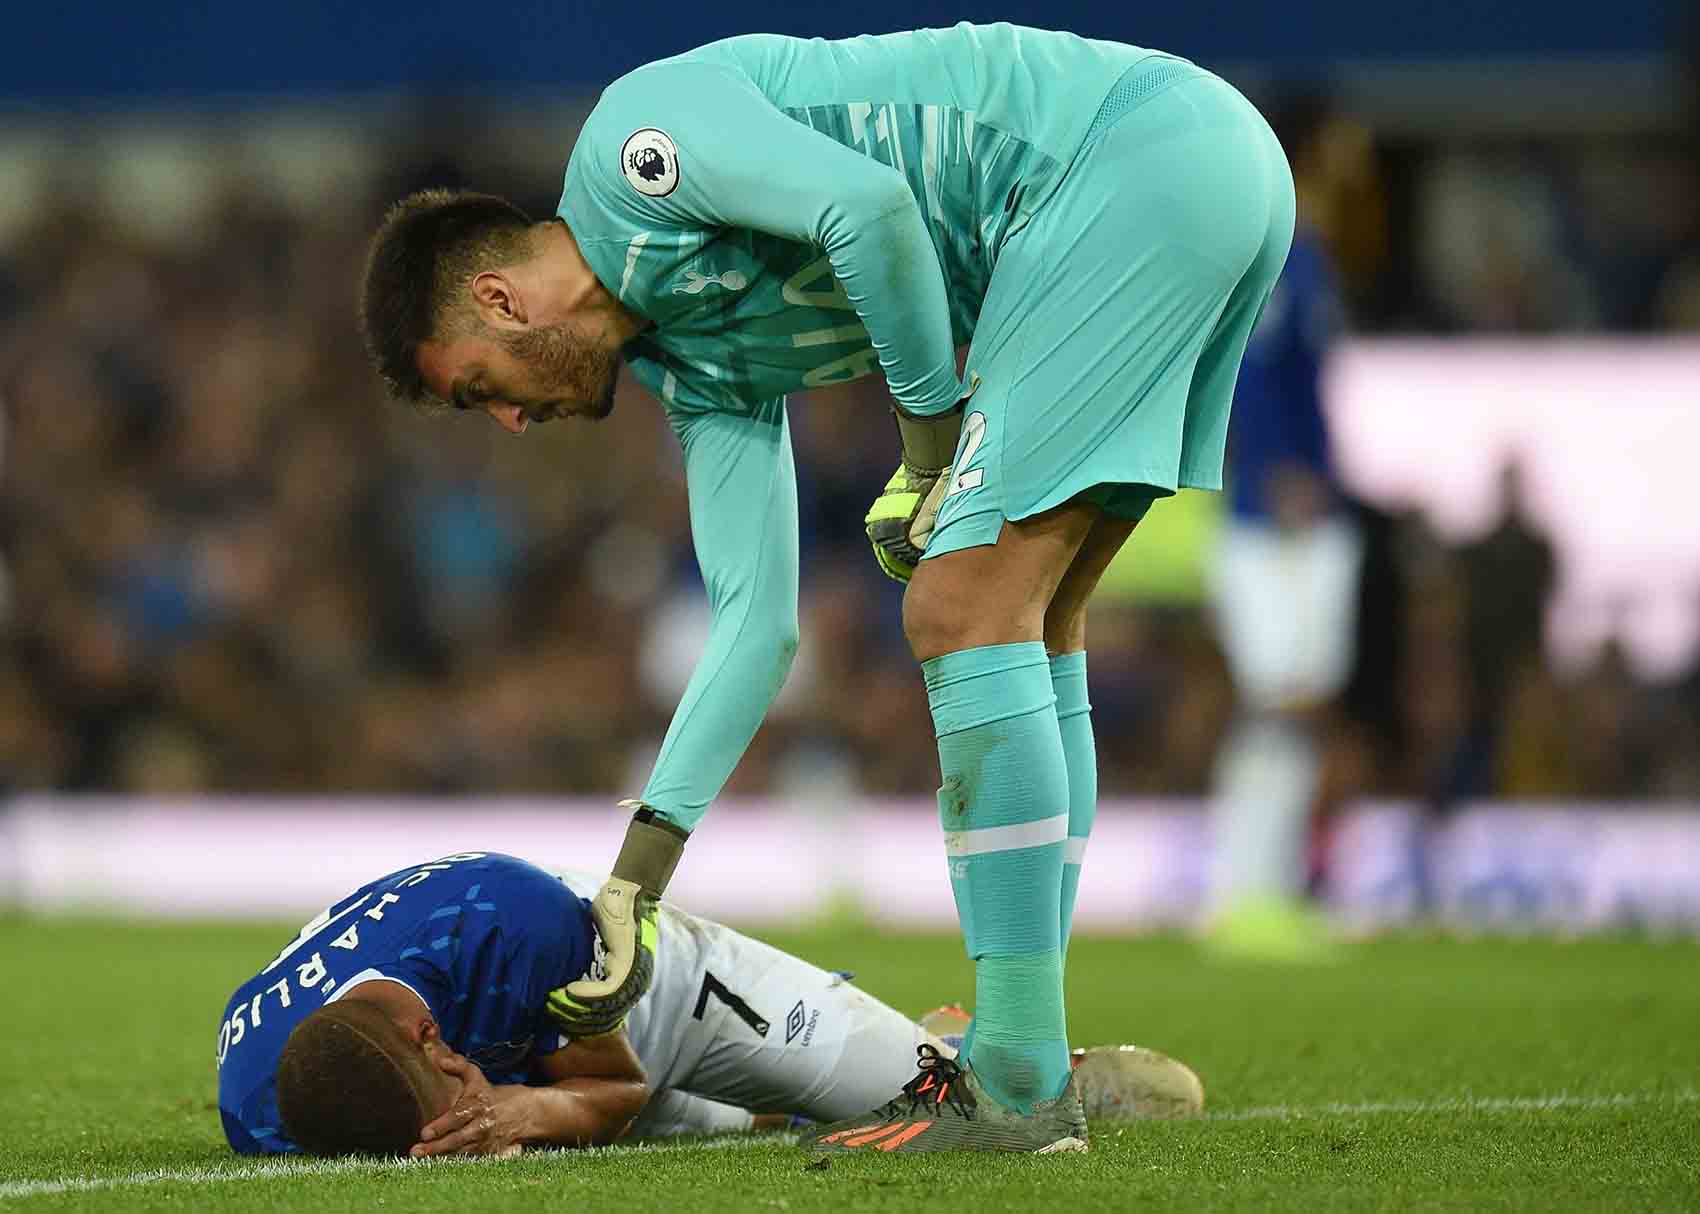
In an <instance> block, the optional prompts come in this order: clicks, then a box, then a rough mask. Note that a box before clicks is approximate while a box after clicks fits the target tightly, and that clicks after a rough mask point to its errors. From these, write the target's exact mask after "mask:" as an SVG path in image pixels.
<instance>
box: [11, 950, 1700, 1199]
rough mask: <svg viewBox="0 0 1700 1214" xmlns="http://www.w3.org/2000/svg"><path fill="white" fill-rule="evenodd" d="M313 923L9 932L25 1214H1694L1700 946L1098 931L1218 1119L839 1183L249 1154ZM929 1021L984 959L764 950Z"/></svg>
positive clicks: (851, 1168)
mask: <svg viewBox="0 0 1700 1214" xmlns="http://www.w3.org/2000/svg"><path fill="white" fill-rule="evenodd" d="M294 927H295V925H293V924H291V925H277V926H273V927H254V926H231V925H213V924H206V925H198V924H191V925H182V924H177V925H164V924H160V925H149V924H124V923H114V922H107V921H77V920H53V921H37V920H30V919H19V918H10V919H6V918H0V959H3V961H4V965H3V970H0V972H3V973H4V985H3V987H0V1091H3V1092H4V1093H5V1097H6V1099H5V1101H4V1105H3V1108H4V1112H3V1113H0V1209H3V1210H7V1211H10V1210H13V1209H17V1210H27V1211H49V1210H96V1209H112V1210H126V1211H129V1210H137V1211H146V1210H162V1211H163V1210H171V1211H179V1210H182V1209H186V1208H187V1209H211V1208H217V1209H218V1210H220V1211H249V1210H254V1211H259V1210H265V1211H280V1212H284V1214H289V1212H293V1211H302V1212H306V1211H314V1212H315V1214H317V1212H322V1211H337V1210H350V1211H356V1210H357V1211H368V1210H375V1209H380V1208H383V1209H389V1210H396V1211H405V1212H406V1214H426V1212H428V1211H436V1210H442V1211H455V1212H456V1214H464V1211H467V1210H480V1211H485V1210H522V1211H538V1210H584V1211H604V1210H606V1211H616V1212H619V1214H627V1212H636V1211H648V1210H656V1211H680V1212H682V1214H719V1212H721V1211H756V1212H764V1211H790V1212H802V1211H810V1210H852V1211H885V1210H892V1211H896V1210H904V1211H910V1210H917V1209H945V1210H950V1209H957V1208H962V1207H966V1208H970V1209H972V1210H974V1211H975V1214H996V1212H999V1211H1004V1210H1019V1211H1033V1210H1038V1209H1053V1210H1057V1211H1069V1212H1070V1214H1072V1212H1074V1211H1085V1210H1143V1209H1149V1210H1173V1209H1187V1210H1193V1209H1200V1210H1203V1209H1208V1210H1218V1209H1219V1210H1256V1211H1279V1210H1303V1211H1315V1210H1367V1209H1385V1210H1410V1209H1455V1210H1513V1209H1514V1210H1584V1209H1599V1210H1623V1209H1635V1210H1655V1209H1672V1210H1674V1209H1700V951H1697V949H1696V946H1695V944H1694V943H1693V942H1692V941H1663V942H1661V941H1649V940H1622V939H1617V940H1588V941H1578V942H1559V941H1550V940H1476V941H1459V940H1450V939H1439V938H1417V937H1405V938H1395V939H1388V940H1383V941H1378V942H1373V943H1366V944H1360V945H1357V946H1355V947H1354V949H1353V951H1352V953H1351V954H1350V960H1348V961H1347V962H1345V963H1344V964H1341V965H1337V966H1333V967H1330V968H1325V969H1284V968H1276V967H1257V966H1245V965H1227V964H1222V963H1213V962H1210V961H1207V960H1205V959H1204V958H1202V957H1201V956H1200V955H1199V954H1198V952H1197V951H1196V949H1195V948H1194V947H1193V946H1192V945H1191V944H1189V943H1188V942H1186V941H1184V940H1179V939H1173V938H1154V939H1112V938H1091V937H1087V938H1082V939H1079V940H1077V941H1076V943H1075V945H1074V948H1073V951H1072V956H1071V958H1070V991H1069V1014H1070V1022H1071V1030H1072V1034H1073V1037H1074V1039H1075V1042H1076V1043H1077V1044H1097V1043H1106V1042H1118V1041H1132V1042H1137V1043H1140V1044H1144V1045H1150V1046H1153V1047H1155V1048H1158V1049H1161V1050H1164V1051H1166V1052H1168V1053H1171V1054H1174V1055H1175V1056H1177V1057H1179V1058H1181V1059H1184V1060H1185V1061H1187V1062H1189V1063H1190V1064H1191V1065H1192V1066H1193V1067H1194V1068H1195V1069H1196V1070H1197V1071H1198V1072H1199V1074H1200V1075H1202V1076H1203V1078H1204V1082H1205V1087H1206V1090H1207V1093H1208V1100H1209V1105H1210V1115H1209V1116H1207V1117H1206V1118H1204V1119H1201V1120H1195V1121H1189V1122H1175V1123H1142V1124H1126V1125H1109V1124H1099V1125H1096V1126H1094V1127H1093V1130H1094V1133H1093V1139H1092V1150H1091V1153H1090V1154H1088V1155H1085V1156H1056V1157H1050V1158H1025V1157H1024V1158H1011V1157H987V1156H948V1155H925V1156H912V1157H905V1158H896V1159H894V1158H891V1157H887V1156H882V1157H879V1158H861V1157H852V1158H838V1159H835V1160H833V1162H832V1164H831V1166H830V1167H828V1168H826V1169H824V1170H805V1167H804V1165H805V1163H806V1162H808V1161H807V1160H806V1158H805V1157H804V1156H803V1155H802V1154H801V1153H800V1152H798V1151H797V1149H796V1148H795V1147H793V1146H790V1145H789V1144H788V1143H787V1142H786V1141H785V1140H784V1139H782V1138H766V1139H750V1140H735V1141H729V1140H718V1141H716V1142H714V1143H711V1144H706V1145H705V1144H668V1145H664V1146H661V1147H659V1148H650V1147H643V1146H619V1147H615V1148H612V1149H609V1150H605V1151H598V1152H537V1153H534V1154H529V1155H527V1156H526V1157H524V1158H521V1159H517V1160H512V1161H481V1160H471V1161H464V1162H461V1161H454V1162H449V1163H446V1164H436V1163H434V1164H400V1163H373V1162H369V1161H355V1162H352V1163H348V1162H343V1163H322V1162H313V1161H283V1162H281V1163H270V1164H260V1163H256V1162H255V1161H251V1160H243V1159H238V1158H236V1157H235V1156H233V1155H231V1154H229V1153H228V1151H227V1150H226V1148H225V1147H224V1144H223V1140H222V1137H221V1136H220V1132H219V1127H218V1119H217V1115H216V1113H215V1112H214V1111H213V1104H212V1101H213V1098H214V1076H213V1059H212V1052H213V1023H214V1020H215V1018H216V1016H217V1013H218V1011H219V1009H220V1008H221V1006H222V1004H223V1001H224V999H225V996H226V995H227V993H228V992H229V990H230V989H231V988H233V987H234V986H235V984H236V983H237V982H238V981H239V980H241V979H242V978H243V977H245V976H246V975H247V974H248V973H250V972H251V971H252V969H253V968H254V966H256V965H258V964H259V963H261V962H262V961H263V960H265V958H266V957H268V956H269V955H270V954H271V953H273V952H274V951H275V950H276V948H277V947H278V944H279V942H280V940H282V939H284V938H286V937H287V936H289V935H290V934H291V933H292V932H293V930H294ZM768 938H769V939H773V940H774V941H775V942H776V943H778V944H781V945H783V946H785V947H788V948H790V949H792V950H793V951H796V952H798V953H800V954H801V955H803V956H806V957H808V958H810V959H812V960H815V961H817V962H819V963H821V964H823V965H828V966H833V967H841V968H848V969H853V970H856V971H857V972H858V974H859V981H860V982H861V983H862V984H863V985H864V986H865V987H867V988H868V989H870V990H872V991H874V992H875V993H877V994H879V995H881V996H883V997H884V998H886V999H887V1000H889V1001H890V1002H892V1003H894V1004H895V1005H897V1006H898V1007H901V1008H904V1009H906V1010H910V1011H920V1010H923V1009H925V1008H926V1007H929V1006H932V1005H934V1004H937V1003H940V1002H943V1001H945V1000H947V999H950V998H953V997H964V996H966V995H968V994H969V993H970V992H971V989H972V984H971V975H970V970H969V967H968V964H967V962H966V961H964V960H963V958H962V953H961V948H960V945H959V944H958V943H957V942H956V941H955V940H953V939H951V938H948V937H944V936H911V935H905V936H882V935H880V934H878V933H876V932H873V931H871V930H868V929H866V928H859V927H855V928H853V927H843V928H838V929H822V930H819V931H815V932H811V933H809V934H801V935H794V936H789V937H774V936H772V935H769V936H768Z"/></svg>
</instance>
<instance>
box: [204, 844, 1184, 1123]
mask: <svg viewBox="0 0 1700 1214" xmlns="http://www.w3.org/2000/svg"><path fill="white" fill-rule="evenodd" d="M599 884H600V880H599V879H597V878H592V877H582V878H581V877H577V876H570V877H567V878H558V877H555V876H553V875H551V874H549V873H547V872H544V871H543V870H542V869H540V868H537V867H536V866H534V865H532V864H529V863H527V862H525V861H523V860H517V859H514V858H513V857H510V856H503V855H497V854H494V853H482V852H466V853H462V854H458V855H453V856H447V857H444V858H443V859H441V860H436V861H432V862H431V863H428V864H421V865H417V866H415V867H412V868H405V869H401V870H399V871H397V872H394V873H391V874H389V875H388V876H386V877H382V878H380V879H379V880H377V881H374V882H372V883H371V884H369V885H366V886H363V887H362V888H360V889H358V890H356V891H355V892H354V893H352V894H350V895H349V896H348V897H346V898H344V899H342V900H341V901H339V902H337V903H335V904H334V905H332V906H331V907H330V908H328V909H327V910H326V911H325V912H324V913H323V914H321V915H319V916H318V917H316V918H315V919H313V920H312V921H311V922H310V923H308V924H307V925H306V926H305V927H304V928H302V930H301V932H300V934H299V935H298V936H297V937H296V938H295V939H294V940H293V941H291V942H290V944H289V945H288V947H286V948H285V949H284V950H283V951H282V952H281V953H279V954H278V956H277V957H276V958H275V959H273V960H272V961H271V963H270V964H268V965H267V966H266V967H265V968H264V969H263V970H261V971H260V972H259V973H258V974H256V975H255V976H254V977H252V978H250V979H249V980H248V981H246V982H244V983H243V984H242V985H241V986H240V987H239V988H237V990H236V993H235V994H234V995H233V996H232V997H231V999H230V1001H229V1003H228V1004H227V1005H226V1008H225V1015H224V1020H223V1022H222V1023H221V1024H220V1026H219V1031H218V1066H219V1112H220V1115H221V1116H222V1118H223V1122H224V1130H225V1136H226V1137H227V1138H228V1139H229V1141H230V1145H231V1146H232V1147H234V1148H235V1149H236V1150H237V1151H240V1152H243V1153H245V1154H255V1153H260V1152H288V1151H307V1152H310V1153H314V1154H332V1155H334V1154H346V1153H354V1152H359V1153H373V1154H402V1153H407V1152H409V1151H411V1152H412V1153H413V1154H416V1155H437V1154H451V1153H453V1154H511V1153H514V1152H517V1151H518V1150H520V1148H521V1147H523V1146H525V1145H527V1144H558V1145H564V1146H575V1145H591V1144H596V1143H605V1142H609V1141H611V1140H613V1139H614V1138H616V1137H618V1136H620V1135H621V1134H623V1133H626V1132H627V1131H628V1130H629V1131H631V1132H633V1133H636V1134H640V1135H646V1136H659V1135H666V1134H676V1133H711V1132H725V1131H737V1130H745V1129H751V1128H762V1127H766V1126H771V1125H776V1124H784V1123H785V1121H786V1117H785V1116H778V1117H775V1118H766V1119H763V1118H760V1117H758V1116H757V1115H756V1113H773V1114H785V1115H788V1114H798V1115H801V1116H804V1117H808V1118H811V1119H817V1120H831V1119H834V1118H839V1117H844V1116H847V1115H849V1114H851V1113H854V1112H858V1111H860V1110H863V1109H866V1108H868V1107H870V1106H871V1105H873V1104H876V1103H878V1102H879V1101H881V1100H883V1099H884V1098H885V1097H887V1096H889V1095H890V1093H891V1092H892V1091H894V1090H896V1089H897V1088H898V1087H900V1086H901V1085H902V1084H903V1082H904V1080H905V1079H906V1078H907V1077H908V1075H909V1073H910V1072H911V1071H912V1069H913V1067H914V1063H913V1059H914V1057H915V1054H916V1051H917V1049H918V1048H920V1047H923V1046H925V1047H926V1048H927V1049H929V1050H932V1049H935V1048H938V1047H940V1046H941V1045H942V1042H940V1041H939V1040H938V1039H937V1038H934V1037H932V1036H930V1035H929V1033H928V1032H927V1031H926V1030H925V1029H923V1028H921V1027H920V1026H918V1025H916V1024H914V1023H913V1022H911V1021H910V1020H908V1019H907V1018H905V1017H904V1016H902V1015H900V1014H899V1013H897V1012H896V1011H893V1010H892V1009H891V1008H889V1007H887V1006H885V1005H884V1004H883V1003H881V1002H879V1001H878V1000H877V999H874V998H872V997H871V996H869V995H867V994H865V993H863V992H862V991H859V990H857V989H856V988H855V987H854V986H852V985H851V984H850V983H849V982H847V981H846V980H845V979H844V978H843V977H842V976H841V975H836V974H831V973H828V972H826V971H825V970H821V969H817V968H816V967H815V966H812V965H810V964H808V963H807V962H804V961H800V960H798V959H797V958H795V957H791V956H788V955H787V954H785V953H782V952H780V951H778V950H777V949H773V948H770V947H768V946H767V945H765V944H762V943H760V942H759V941H755V940H751V939H749V938H748V937H746V936H743V935H740V934H739V933H737V932H734V931H732V930H730V929H729V928H726V927H722V926H721V925H719V924H716V923H711V922H708V921H707V920H703V919H698V918H695V917H694V916H691V915H687V914H685V913H684V912H682V911H680V910H678V909H677V908H676V907H673V906H671V905H663V906H662V908H661V912H660V913H661V916H662V919H663V920H664V925H665V928H666V930H665V931H664V933H663V935H662V939H661V943H660V947H659V952H658V956H657V962H656V972H655V981H654V983H653V985H652V986H651V988H650V991H649V994H648V995H647V996H646V997H645V998H644V999H642V1000H641V1001H639V1002H638V1003H637V1004H636V1005H635V1006H634V1007H633V1008H632V1011H631V1014H630V1016H629V1017H628V1018H627V1020H626V1023H625V1024H624V1026H622V1027H621V1028H619V1029H617V1030H615V1031H613V1032H610V1033H607V1034H604V1035H601V1036H597V1037H589V1038H577V1039H574V1040H572V1041H570V1042H569V1041H567V1040H566V1039H565V1038H563V1037H562V1036H561V1034H560V1032H559V1029H558V1026H557V1025H556V1024H554V1022H553V1020H552V1019H551V1015H550V1013H549V1011H548V995H549V992H550V991H551V990H554V989H556V988H558V987H560V986H561V985H562V984H563V983H564V982H566V981H568V980H570V979H573V978H577V977H579V976H580V975H582V974H585V973H587V972H595V970H596V969H597V966H598V958H597V955H596V954H597V947H596V937H595V934H594V931H593V928H592V921H591V917H590V911H589V903H588V902H587V901H586V900H585V898H584V897H582V896H581V894H587V893H592V892H594V891H595V890H596V888H597V887H598V885H599ZM938 1027H939V1031H941V1032H945V1033H950V1032H959V1031H961V1024H960V1023H958V1022H957V1021H955V1020H953V1019H952V1017H951V1016H950V1015H949V1014H948V1013H947V1014H942V1015H941V1016H940V1018H939V1022H938ZM950 1052H951V1050H950V1047H948V1046H944V1047H943V1049H942V1051H941V1052H940V1057H947V1056H948V1055H949V1053H950ZM1157 1057H1160V1056H1157ZM1130 1061H1131V1058H1130V1056H1127V1055H1125V1054H1117V1053H1116V1052H1115V1051H1109V1052H1107V1053H1104V1054H1103V1055H1101V1056H1094V1058H1092V1059H1091V1060H1089V1062H1088V1063H1086V1064H1083V1065H1085V1066H1086V1067H1087V1079H1086V1080H1083V1082H1084V1083H1085V1086H1086V1087H1087V1089H1088V1091H1090V1092H1092V1093H1094V1094H1095V1096H1096V1097H1097V1101H1096V1102H1095V1103H1096V1105H1097V1106H1098V1107H1101V1108H1102V1110H1103V1111H1106V1112H1113V1111H1115V1110H1117V1109H1122V1110H1124V1111H1125V1112H1127V1113H1130V1114H1139V1113H1145V1114H1164V1113H1175V1112H1187V1111H1192V1109H1193V1108H1194V1107H1196V1104H1197V1099H1196V1098H1195V1093H1194V1092H1193V1091H1192V1090H1191V1088H1189V1087H1188V1083H1187V1081H1188V1080H1191V1083H1192V1084H1193V1085H1196V1080H1193V1079H1191V1072H1189V1071H1186V1070H1185V1068H1184V1067H1180V1066H1179V1065H1178V1064H1169V1065H1168V1066H1167V1067H1166V1068H1165V1067H1158V1068H1157V1069H1156V1070H1152V1069H1150V1068H1149V1067H1144V1068H1140V1067H1130V1065H1129V1064H1130ZM751 1110H755V1111H756V1113H752V1111H751Z"/></svg>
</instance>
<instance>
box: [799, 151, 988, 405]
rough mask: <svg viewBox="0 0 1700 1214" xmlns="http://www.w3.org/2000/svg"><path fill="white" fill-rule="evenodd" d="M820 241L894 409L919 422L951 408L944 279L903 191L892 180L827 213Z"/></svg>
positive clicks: (953, 385)
mask: <svg viewBox="0 0 1700 1214" xmlns="http://www.w3.org/2000/svg"><path fill="white" fill-rule="evenodd" d="M820 235H821V242H822V243H823V244H824V245H825V247H826V251H827V254H828V256H829V257H830V258H831V260H832V269H833V273H834V274H835V275H836V276H837V278H838V280H839V282H841V283H842V284H843V285H844V290H845V292H846V293H847V294H848V295H849V297H850V302H851V303H852V304H854V305H855V307H856V313H857V315H858V316H859V317H860V318H861V320H862V324H863V326H864V327H865V328H866V329H867V330H868V336H869V337H870V338H872V340H873V344H874V350H875V352H877V353H878V355H879V360H880V367H881V368H882V369H883V370H884V372H885V378H886V383H887V385H888V386H889V387H890V388H891V394H892V396H893V397H894V398H895V399H896V401H897V403H898V404H899V405H901V406H902V407H903V408H904V409H906V410H908V411H909V412H910V413H914V414H917V415H923V416H924V415H928V414H932V413H937V412H941V411H944V410H948V409H950V408H951V407H953V406H954V405H955V404H956V402H957V399H958V398H959V397H960V396H961V383H960V381H959V380H958V379H957V376H956V343H955V339H954V338H953V337H952V335H951V331H950V304H949V300H948V299H947V297H946V294H945V283H944V272H943V270H941V269H940V268H939V263H938V254H937V252H936V251H935V250H934V248H933V242H932V240H931V238H930V237H929V236H928V235H927V228H926V223H925V221H924V220H923V219H922V218H921V211H920V208H919V207H918V206H917V205H916V204H915V200H914V198H913V197H912V196H911V195H910V194H909V192H908V188H907V187H906V186H904V185H903V184H902V181H901V179H898V184H897V186H896V187H895V188H894V189H892V190H891V191H890V192H889V193H885V194H882V193H879V192H871V193H870V194H868V195H867V196H866V197H865V198H862V199H860V200H853V201H850V202H849V203H847V204H845V205H843V206H840V207H835V208H833V209H832V211H831V212H829V214H828V216H827V219H826V222H825V223H824V224H823V225H822V231H821V234H820Z"/></svg>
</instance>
